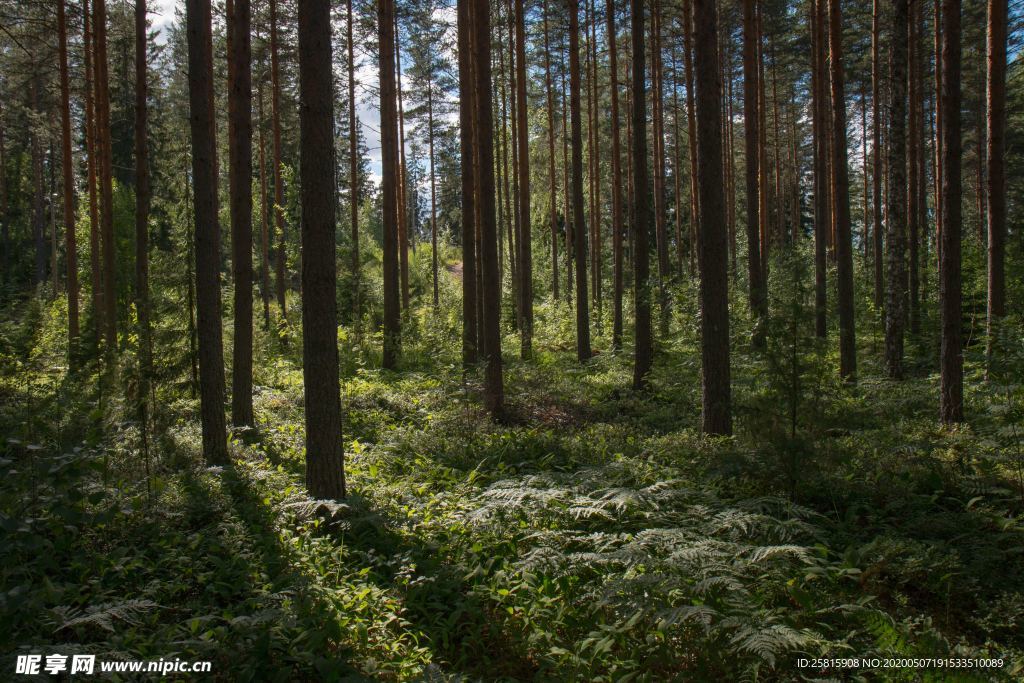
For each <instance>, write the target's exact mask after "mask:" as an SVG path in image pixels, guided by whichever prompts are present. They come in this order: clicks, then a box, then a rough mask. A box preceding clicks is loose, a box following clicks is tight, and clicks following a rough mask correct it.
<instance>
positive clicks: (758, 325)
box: [743, 0, 820, 348]
mask: <svg viewBox="0 0 1024 683" xmlns="http://www.w3.org/2000/svg"><path fill="white" fill-rule="evenodd" d="M819 1H820V0H819ZM754 5H755V0H743V122H744V123H743V130H744V133H743V135H744V142H745V148H744V149H745V153H746V159H747V278H748V281H749V283H748V287H749V297H750V311H751V313H753V314H754V317H755V321H754V334H753V338H752V343H753V345H754V347H755V348H763V347H764V345H765V334H766V331H765V324H766V320H767V317H768V292H767V291H766V288H765V282H764V269H763V268H762V266H761V241H760V220H761V219H760V199H759V196H758V193H759V188H758V185H759V183H758V179H759V177H760V169H759V166H760V156H761V152H760V148H761V144H760V139H759V136H760V120H761V114H760V112H759V100H760V98H759V97H758V85H757V82H758V73H757V44H758V41H759V35H758V31H757V22H756V18H755V12H754Z"/></svg>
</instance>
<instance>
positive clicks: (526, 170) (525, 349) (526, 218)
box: [509, 2, 533, 358]
mask: <svg viewBox="0 0 1024 683" xmlns="http://www.w3.org/2000/svg"><path fill="white" fill-rule="evenodd" d="M525 5H526V3H525V2H516V3H515V8H516V11H515V15H516V16H515V23H516V86H517V92H516V119H517V121H518V130H519V139H518V143H519V220H520V222H521V232H520V234H519V258H518V261H519V297H520V305H519V306H520V315H521V316H522V321H521V322H522V328H521V330H520V332H521V334H522V349H521V354H522V357H523V358H529V357H530V356H531V355H532V354H533V236H532V234H531V232H532V231H531V226H530V136H529V134H528V132H527V131H528V128H527V126H528V121H527V118H526V104H527V103H526V19H525V17H524V14H525V12H526V7H525ZM509 247H510V248H511V245H509Z"/></svg>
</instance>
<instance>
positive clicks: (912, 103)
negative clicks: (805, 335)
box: [904, 2, 924, 334]
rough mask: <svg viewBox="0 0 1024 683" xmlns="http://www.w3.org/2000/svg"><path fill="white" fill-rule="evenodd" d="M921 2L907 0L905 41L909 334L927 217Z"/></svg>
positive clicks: (916, 322)
mask: <svg viewBox="0 0 1024 683" xmlns="http://www.w3.org/2000/svg"><path fill="white" fill-rule="evenodd" d="M919 7H920V3H917V2H908V11H907V15H908V21H907V30H906V33H905V34H904V35H906V44H907V46H908V51H907V52H908V54H907V91H908V96H907V129H906V130H907V145H906V153H907V163H906V168H907V190H906V201H907V213H906V215H907V232H906V238H907V262H908V266H909V268H908V277H907V279H908V282H909V292H908V298H907V311H908V314H907V318H908V320H909V324H910V333H911V334H917V333H918V332H920V330H921V311H920V286H919V274H918V268H917V266H918V253H917V252H918V240H919V237H918V235H919V232H920V229H921V224H922V223H923V221H924V216H923V215H922V214H921V213H919V211H918V209H919V208H920V207H919V204H918V201H917V197H918V195H919V193H920V188H921V187H922V186H923V185H924V169H923V168H921V167H920V166H918V157H919V154H918V148H919V146H920V145H921V144H922V139H923V138H922V128H923V126H922V117H921V81H920V80H918V73H919V69H918V66H917V65H918V61H919V60H920V59H921V57H920V54H921V46H920V36H919V35H918V33H917V28H918V21H917V14H918V8H919Z"/></svg>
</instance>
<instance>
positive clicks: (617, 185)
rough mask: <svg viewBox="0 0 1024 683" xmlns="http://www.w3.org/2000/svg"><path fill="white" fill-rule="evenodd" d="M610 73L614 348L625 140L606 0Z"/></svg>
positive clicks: (610, 5) (618, 338)
mask: <svg viewBox="0 0 1024 683" xmlns="http://www.w3.org/2000/svg"><path fill="white" fill-rule="evenodd" d="M605 15H606V16H605V18H606V20H607V24H608V36H607V39H608V73H609V76H610V79H611V80H610V82H609V84H608V87H609V90H610V91H611V105H612V110H611V116H612V263H613V266H612V348H613V349H615V350H618V349H621V348H622V294H623V291H622V232H623V228H624V225H623V216H622V142H621V140H620V138H621V135H620V126H619V82H618V78H619V61H618V50H617V49H616V48H617V46H616V42H617V40H616V38H617V35H618V34H617V32H616V29H615V3H614V2H612V0H606V3H605Z"/></svg>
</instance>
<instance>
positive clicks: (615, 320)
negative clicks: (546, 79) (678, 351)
mask: <svg viewBox="0 0 1024 683" xmlns="http://www.w3.org/2000/svg"><path fill="white" fill-rule="evenodd" d="M605 19H606V21H607V24H608V74H609V78H610V83H609V84H608V89H609V90H610V91H611V105H612V110H611V117H612V263H613V268H612V348H614V349H616V350H618V349H620V348H622V293H623V292H622V290H623V283H622V280H623V278H622V265H623V264H622V260H623V259H622V233H623V217H622V142H621V140H620V138H621V135H620V126H619V82H618V76H619V62H618V54H617V45H616V43H617V42H618V34H617V32H616V30H615V4H614V2H612V0H607V2H606V4H605ZM552 139H553V138H552ZM551 154H552V164H554V146H553V144H552V150H551ZM552 168H553V166H552ZM552 175H554V172H553V171H552ZM554 194H555V193H554V183H553V181H552V190H551V196H552V203H554ZM552 220H554V216H553V215H552ZM553 243H554V235H552V244H553ZM552 258H554V255H552Z"/></svg>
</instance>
